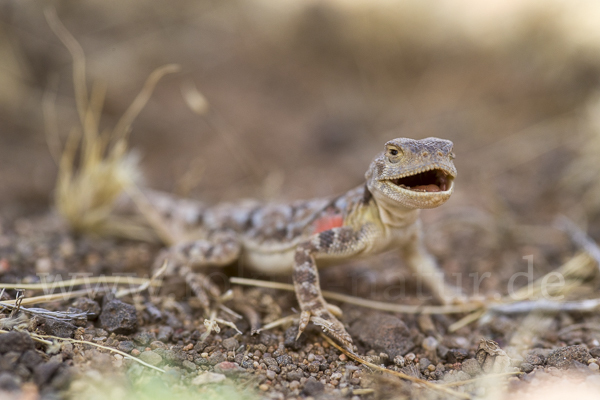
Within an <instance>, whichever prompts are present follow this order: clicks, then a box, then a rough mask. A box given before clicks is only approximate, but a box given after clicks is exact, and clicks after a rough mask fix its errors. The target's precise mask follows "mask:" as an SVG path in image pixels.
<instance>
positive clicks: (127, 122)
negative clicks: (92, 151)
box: [112, 64, 181, 140]
mask: <svg viewBox="0 0 600 400" xmlns="http://www.w3.org/2000/svg"><path fill="white" fill-rule="evenodd" d="M180 69H181V68H180V67H179V65H177V64H167V65H164V66H162V67H160V68H157V69H155V70H154V71H153V72H152V73H151V74H150V76H149V77H148V79H146V82H145V83H144V87H143V88H142V90H141V91H140V93H139V94H138V95H137V97H136V98H135V100H133V103H131V105H130V106H129V108H128V109H127V111H125V114H123V116H122V117H121V119H120V120H119V122H117V125H116V126H115V128H114V129H113V134H112V138H113V139H115V140H121V139H124V138H125V137H126V135H127V133H128V132H129V129H130V128H131V124H132V123H133V121H134V120H135V119H136V117H137V116H138V114H139V113H140V111H142V109H143V108H144V107H145V106H146V103H148V100H150V96H152V92H153V91H154V88H155V87H156V84H157V83H158V81H160V80H161V79H162V78H163V77H164V76H165V75H167V74H172V73H175V72H179V70H180Z"/></svg>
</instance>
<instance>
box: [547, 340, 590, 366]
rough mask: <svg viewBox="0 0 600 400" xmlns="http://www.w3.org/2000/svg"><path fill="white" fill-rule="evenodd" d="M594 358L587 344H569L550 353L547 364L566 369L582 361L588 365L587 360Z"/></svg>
mask: <svg viewBox="0 0 600 400" xmlns="http://www.w3.org/2000/svg"><path fill="white" fill-rule="evenodd" d="M590 358H592V355H591V354H590V352H589V351H588V350H587V349H586V348H585V346H582V345H577V346H567V347H562V348H560V349H557V350H554V351H553V352H551V353H550V354H549V355H548V359H547V360H546V364H547V365H548V366H550V367H556V368H562V369H566V368H569V367H572V366H574V365H575V362H580V363H582V364H585V365H587V360H589V359H590Z"/></svg>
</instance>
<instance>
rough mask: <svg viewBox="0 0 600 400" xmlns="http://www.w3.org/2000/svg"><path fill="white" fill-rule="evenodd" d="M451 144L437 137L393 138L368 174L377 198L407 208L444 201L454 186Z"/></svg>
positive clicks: (435, 204)
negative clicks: (417, 138)
mask: <svg viewBox="0 0 600 400" xmlns="http://www.w3.org/2000/svg"><path fill="white" fill-rule="evenodd" d="M452 146H453V144H452V142H451V141H449V140H444V139H438V138H426V139H421V140H414V139H406V138H399V139H393V140H390V141H389V142H387V143H386V144H385V149H384V151H383V153H380V154H379V155H377V157H375V159H374V160H373V162H372V163H371V166H370V167H369V170H368V171H367V173H366V175H365V177H366V179H367V186H368V188H369V191H370V192H371V193H372V194H373V196H374V197H375V199H376V200H377V201H378V202H384V203H388V204H389V203H392V204H394V203H395V204H398V203H399V205H401V206H403V207H404V208H407V209H417V208H434V207H437V206H440V205H442V204H443V203H445V202H446V201H447V200H448V199H449V198H450V195H451V194H452V191H453V189H454V178H455V177H456V168H455V167H454V163H453V162H452V160H453V159H454V154H453V153H452Z"/></svg>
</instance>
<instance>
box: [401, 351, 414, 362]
mask: <svg viewBox="0 0 600 400" xmlns="http://www.w3.org/2000/svg"><path fill="white" fill-rule="evenodd" d="M415 358H417V356H415V353H408V354H407V355H405V356H404V359H405V360H406V361H411V362H412V361H415Z"/></svg>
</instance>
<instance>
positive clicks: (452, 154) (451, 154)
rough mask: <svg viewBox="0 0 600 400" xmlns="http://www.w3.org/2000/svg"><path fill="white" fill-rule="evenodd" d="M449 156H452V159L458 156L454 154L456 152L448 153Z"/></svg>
mask: <svg viewBox="0 0 600 400" xmlns="http://www.w3.org/2000/svg"><path fill="white" fill-rule="evenodd" d="M448 157H450V159H451V160H454V159H455V158H456V155H455V154H454V152H452V151H451V152H450V153H448Z"/></svg>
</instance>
